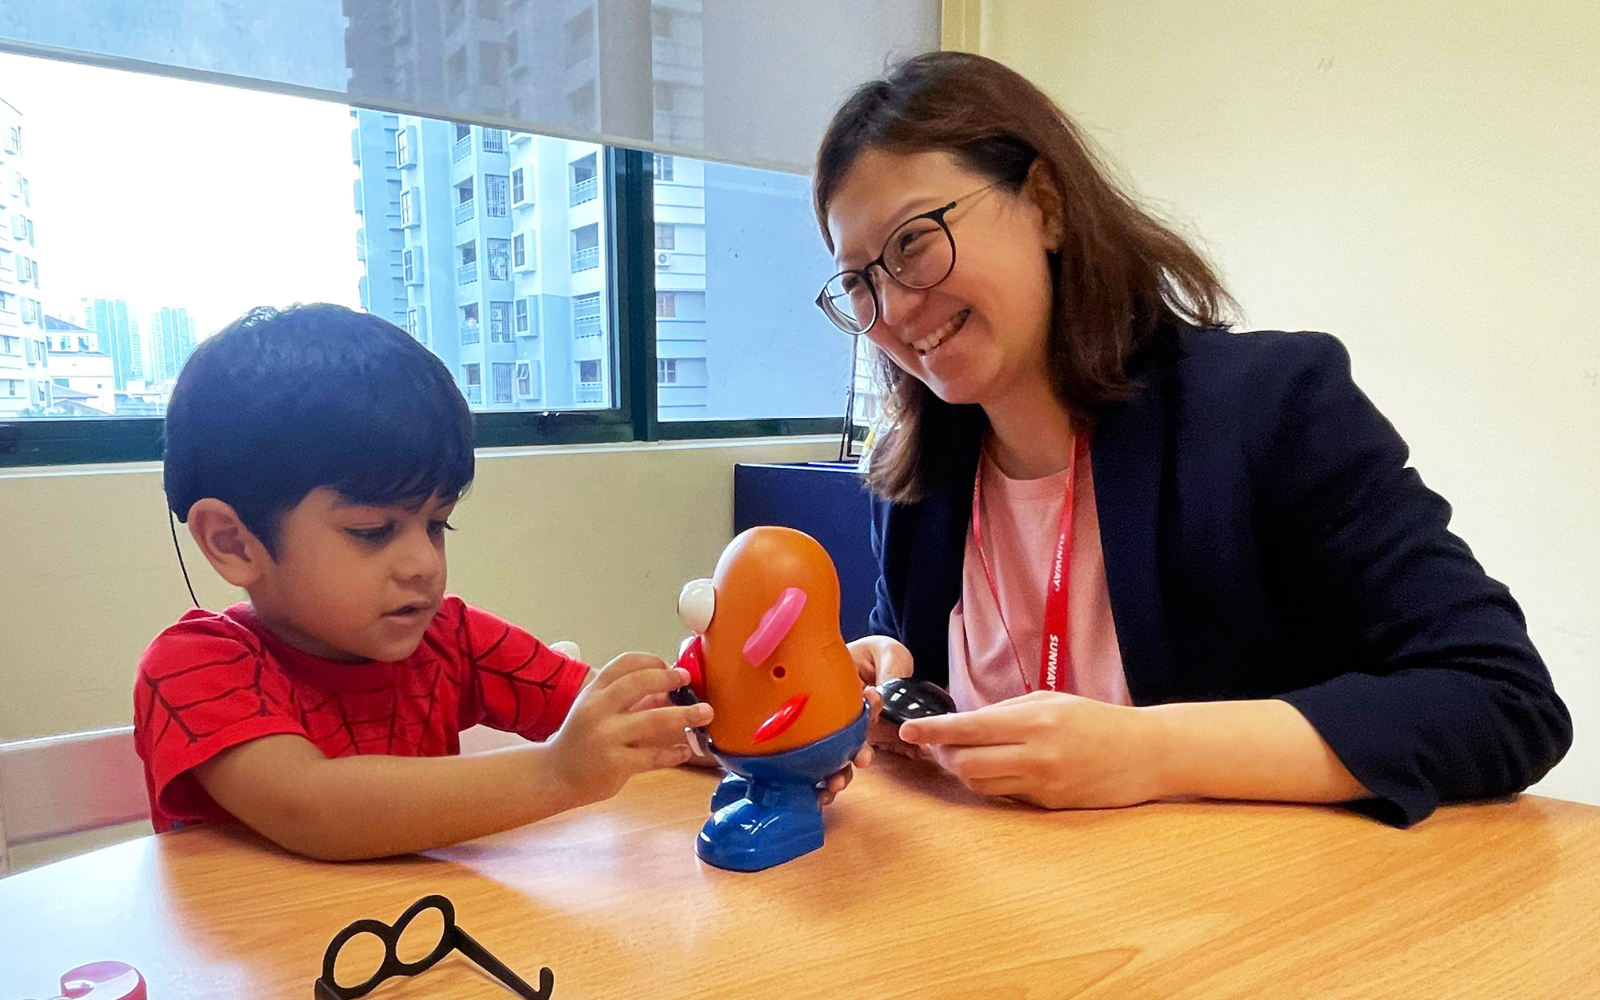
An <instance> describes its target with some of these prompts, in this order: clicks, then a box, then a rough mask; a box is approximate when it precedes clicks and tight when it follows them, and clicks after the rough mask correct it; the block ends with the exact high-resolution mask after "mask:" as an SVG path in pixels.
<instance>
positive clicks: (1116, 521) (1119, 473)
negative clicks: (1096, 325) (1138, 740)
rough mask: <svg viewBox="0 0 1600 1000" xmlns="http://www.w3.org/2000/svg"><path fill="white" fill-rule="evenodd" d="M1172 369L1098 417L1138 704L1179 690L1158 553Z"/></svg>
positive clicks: (1103, 486)
mask: <svg viewBox="0 0 1600 1000" xmlns="http://www.w3.org/2000/svg"><path fill="white" fill-rule="evenodd" d="M1169 370H1170V369H1167V368H1166V367H1165V366H1156V367H1154V368H1153V369H1152V370H1150V371H1148V372H1147V373H1146V376H1145V388H1144V389H1142V390H1141V391H1140V393H1139V394H1138V395H1137V396H1135V397H1134V398H1133V399H1131V400H1128V401H1126V402H1122V403H1115V404H1112V405H1110V406H1108V407H1106V408H1105V409H1103V410H1102V411H1101V412H1100V413H1099V414H1098V415H1097V417H1096V421H1095V429H1094V440H1093V443H1092V450H1091V458H1090V461H1091V463H1092V465H1093V467H1094V493H1095V504H1096V506H1097V507H1098V508H1099V521H1100V548H1101V551H1102V553H1103V554H1104V556H1105V565H1106V588H1107V590H1108V591H1109V593H1110V597H1111V617H1112V621H1113V623H1114V624H1115V626H1116V630H1117V646H1118V648H1119V649H1120V650H1121V652H1122V666H1123V672H1124V674H1125V675H1126V677H1127V681H1128V693H1129V695H1130V696H1131V697H1132V698H1133V702H1134V704H1136V705H1149V704H1158V703H1160V702H1162V701H1166V700H1169V699H1170V698H1171V697H1172V696H1173V691H1174V686H1175V685H1174V681H1175V678H1174V676H1173V670H1172V660H1171V658H1170V657H1169V656H1168V655H1167V642H1166V638H1167V636H1166V619H1165V616H1164V614H1163V611H1162V603H1161V577H1160V574H1161V566H1160V561H1159V558H1158V548H1157V546H1158V542H1159V533H1160V515H1161V488H1162V483H1163V482H1164V481H1165V477H1166V472H1167V465H1168V463H1169V462H1170V461H1171V458H1170V456H1168V455H1167V453H1166V452H1167V445H1166V442H1167V439H1168V435H1167V434H1166V433H1165V430H1166V428H1165V424H1166V419H1167V418H1166V413H1167V407H1168V405H1169V403H1170V402H1171V400H1170V399H1169V398H1168V397H1169V396H1170V393H1171V390H1170V388H1169V387H1168V386H1167V385H1166V377H1165V376H1166V375H1167V372H1168V371H1169Z"/></svg>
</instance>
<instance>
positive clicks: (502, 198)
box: [483, 174, 511, 219]
mask: <svg viewBox="0 0 1600 1000" xmlns="http://www.w3.org/2000/svg"><path fill="white" fill-rule="evenodd" d="M509 186H510V182H509V180H508V179H507V177H506V175H505V174H485V175H484V177H483V190H484V193H485V197H486V200H487V203H488V212H487V214H488V216H489V218H491V219H504V218H505V217H506V216H508V215H510V214H511V212H510V209H509V207H508V206H507V204H506V190H507V188H508V187H509Z"/></svg>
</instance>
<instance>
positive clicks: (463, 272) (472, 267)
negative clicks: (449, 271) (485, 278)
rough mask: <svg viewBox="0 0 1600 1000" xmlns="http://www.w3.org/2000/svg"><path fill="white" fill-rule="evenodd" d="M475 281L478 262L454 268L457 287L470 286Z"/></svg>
mask: <svg viewBox="0 0 1600 1000" xmlns="http://www.w3.org/2000/svg"><path fill="white" fill-rule="evenodd" d="M477 280H478V262H477V261H473V262H472V263H470V264H462V265H461V266H460V267H458V268H456V284H458V285H470V284H472V283H473V282H475V281H477Z"/></svg>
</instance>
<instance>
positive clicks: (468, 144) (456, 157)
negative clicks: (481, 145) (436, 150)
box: [450, 135, 472, 163]
mask: <svg viewBox="0 0 1600 1000" xmlns="http://www.w3.org/2000/svg"><path fill="white" fill-rule="evenodd" d="M471 152H472V136H471V135H464V136H462V137H461V138H459V139H457V140H456V144H455V145H454V146H452V147H450V162H452V163H460V162H461V161H462V160H465V159H466V158H467V156H468V155H469V154H470V153H471Z"/></svg>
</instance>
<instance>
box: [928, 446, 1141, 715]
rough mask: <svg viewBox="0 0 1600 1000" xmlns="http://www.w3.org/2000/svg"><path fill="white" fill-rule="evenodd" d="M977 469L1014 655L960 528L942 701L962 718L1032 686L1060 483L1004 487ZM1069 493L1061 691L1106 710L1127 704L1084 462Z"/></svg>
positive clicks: (987, 469)
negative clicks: (962, 549) (1065, 668)
mask: <svg viewBox="0 0 1600 1000" xmlns="http://www.w3.org/2000/svg"><path fill="white" fill-rule="evenodd" d="M979 469H980V470H981V473H980V474H981V475H982V476H983V545H984V550H985V553H986V554H987V555H988V557H989V568H990V569H991V570H993V572H994V577H995V587H996V589H998V590H999V592H1000V600H1001V601H1002V602H1003V603H1004V605H1005V613H1006V617H1005V622H1006V623H1008V624H1010V626H1011V640H1014V641H1015V642H1016V653H1015V654H1014V653H1013V652H1012V646H1011V640H1008V639H1007V637H1006V627H1005V624H1002V622H1001V619H1000V611H999V609H998V608H997V607H995V602H994V596H993V594H992V593H991V592H990V589H989V583H988V579H987V577H985V575H984V572H983V563H982V561H981V559H980V557H979V554H978V545H977V541H976V540H975V538H974V536H973V533H972V529H971V528H970V527H969V528H968V529H967V549H966V557H965V565H964V566H963V568H962V573H961V600H960V601H959V602H958V603H957V604H956V606H955V608H954V609H953V610H952V611H951V612H950V695H951V697H953V698H954V699H955V702H956V706H957V707H958V708H960V709H961V711H963V712H966V711H970V710H971V709H974V708H980V707H982V706H984V705H990V704H993V703H994V702H997V701H1004V700H1005V699H1007V698H1015V697H1018V696H1019V695H1023V694H1026V693H1027V692H1028V691H1032V690H1035V689H1037V688H1038V687H1039V650H1040V647H1041V646H1042V645H1043V643H1044V595H1045V583H1046V581H1047V580H1048V579H1049V576H1050V559H1051V556H1052V554H1053V553H1054V552H1055V546H1056V539H1057V533H1058V532H1059V530H1060V528H1061V505H1062V503H1063V502H1064V501H1065V499H1066V496H1065V494H1066V488H1067V475H1068V473H1067V470H1065V469H1063V470H1062V471H1061V472H1058V473H1056V474H1055V475H1053V476H1046V477H1045V478H1043V479H1007V478H1006V477H1005V475H1004V474H1003V473H1002V472H1001V471H1000V470H999V468H998V467H996V466H995V464H994V463H993V462H992V461H990V460H989V455H988V453H987V452H985V453H984V455H983V458H982V460H981V462H980V464H979ZM1075 486H1076V490H1075V493H1076V503H1075V505H1074V508H1073V514H1072V570H1071V573H1070V574H1069V576H1068V587H1069V590H1068V606H1067V649H1068V650H1069V651H1070V653H1071V657H1072V672H1071V674H1070V675H1069V677H1068V686H1067V687H1066V690H1068V691H1071V692H1073V693H1074V694H1079V695H1082V696H1083V697H1085V698H1093V699H1095V700H1096V701H1104V702H1110V703H1111V704H1113V705H1131V704H1132V703H1133V702H1132V700H1131V699H1130V698H1129V696H1128V682H1127V679H1126V677H1124V676H1123V672H1122V651H1121V650H1120V649H1118V647H1117V631H1116V626H1115V625H1114V624H1113V622H1112V619H1111V596H1110V594H1109V593H1108V592H1107V590H1106V564H1105V556H1104V555H1103V554H1102V552H1101V551H1100V521H1099V518H1098V517H1097V516H1096V510H1095V500H1094V470H1093V466H1092V463H1090V462H1087V461H1084V462H1079V463H1077V482H1076V484H1075ZM1018 655H1020V656H1021V658H1022V668H1023V670H1024V671H1026V673H1027V687H1024V686H1023V679H1022V678H1023V674H1022V671H1019V670H1018V669H1017V656H1018Z"/></svg>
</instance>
